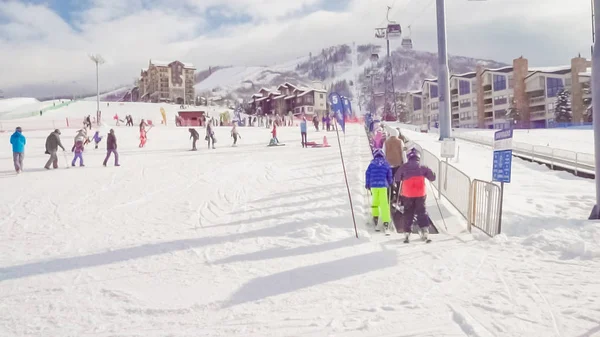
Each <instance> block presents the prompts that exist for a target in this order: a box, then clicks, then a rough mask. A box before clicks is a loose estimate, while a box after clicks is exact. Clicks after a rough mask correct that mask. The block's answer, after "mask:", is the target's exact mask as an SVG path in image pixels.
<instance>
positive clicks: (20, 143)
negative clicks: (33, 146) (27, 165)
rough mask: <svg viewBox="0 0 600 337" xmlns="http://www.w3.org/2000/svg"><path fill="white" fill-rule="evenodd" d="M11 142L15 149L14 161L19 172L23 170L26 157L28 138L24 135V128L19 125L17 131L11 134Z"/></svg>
mask: <svg viewBox="0 0 600 337" xmlns="http://www.w3.org/2000/svg"><path fill="white" fill-rule="evenodd" d="M10 144H11V145H12V150H13V163H14V165H15V171H16V172H17V174H19V173H21V172H23V158H24V157H25V144H27V139H25V136H23V130H22V129H21V127H20V126H17V128H16V129H15V133H13V134H12V135H11V136H10Z"/></svg>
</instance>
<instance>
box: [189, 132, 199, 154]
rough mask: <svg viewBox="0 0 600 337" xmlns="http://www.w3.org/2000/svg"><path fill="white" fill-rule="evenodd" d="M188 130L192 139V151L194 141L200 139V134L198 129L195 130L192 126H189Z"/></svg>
mask: <svg viewBox="0 0 600 337" xmlns="http://www.w3.org/2000/svg"><path fill="white" fill-rule="evenodd" d="M188 130H189V131H190V139H192V138H193V139H194V142H193V143H192V151H196V150H197V149H196V142H197V141H198V139H200V134H198V131H196V129H194V128H189V129H188Z"/></svg>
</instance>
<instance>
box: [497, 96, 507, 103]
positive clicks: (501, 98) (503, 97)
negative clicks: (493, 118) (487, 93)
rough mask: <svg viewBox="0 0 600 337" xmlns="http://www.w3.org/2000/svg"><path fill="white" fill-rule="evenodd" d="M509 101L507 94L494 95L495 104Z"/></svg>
mask: <svg viewBox="0 0 600 337" xmlns="http://www.w3.org/2000/svg"><path fill="white" fill-rule="evenodd" d="M506 103H508V100H507V99H506V96H496V97H494V105H502V104H506Z"/></svg>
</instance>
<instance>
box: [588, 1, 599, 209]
mask: <svg viewBox="0 0 600 337" xmlns="http://www.w3.org/2000/svg"><path fill="white" fill-rule="evenodd" d="M593 10H594V13H595V12H597V11H598V10H600V0H594V7H593ZM598 27H600V20H599V19H598V16H596V15H595V16H594V36H595V35H598V33H600V32H599V31H598ZM596 44H598V40H595V39H594V45H593V47H592V48H593V49H592V50H593V53H592V111H593V125H594V153H595V157H596V160H595V164H596V167H595V170H594V172H595V174H596V179H595V181H596V205H595V206H594V208H593V210H592V214H590V219H600V116H599V114H600V51H599V50H598V46H596Z"/></svg>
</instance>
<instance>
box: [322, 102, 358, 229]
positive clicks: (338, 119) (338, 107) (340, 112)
mask: <svg viewBox="0 0 600 337" xmlns="http://www.w3.org/2000/svg"><path fill="white" fill-rule="evenodd" d="M329 102H330V106H331V110H332V111H333V113H334V116H335V119H334V120H333V124H334V125H335V133H336V135H337V141H338V148H339V149H340V160H341V162H342V169H343V171H344V180H345V182H346V190H347V191H348V201H349V202H350V212H351V213H352V222H353V223H354V233H355V235H356V238H357V239H358V228H357V227H356V216H355V215H354V204H353V203H352V194H351V193H350V185H349V184H348V173H347V172H346V163H345V162H344V153H343V152H342V142H341V141H340V132H339V131H338V124H339V125H340V126H341V127H342V131H343V132H344V135H346V121H345V118H344V116H345V111H344V103H343V102H342V98H341V97H340V95H339V94H338V93H337V92H332V93H331V94H329Z"/></svg>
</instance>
